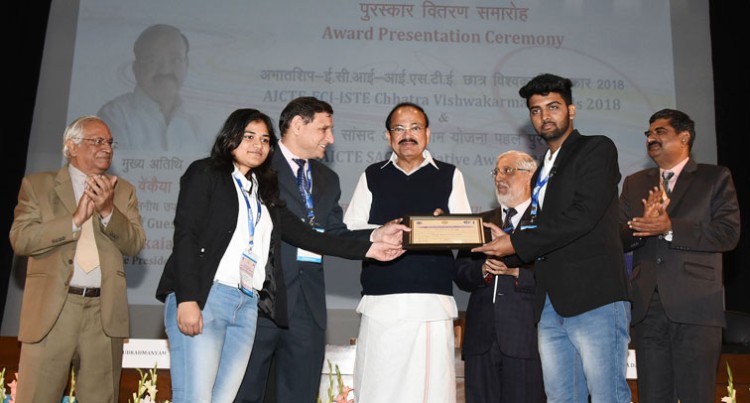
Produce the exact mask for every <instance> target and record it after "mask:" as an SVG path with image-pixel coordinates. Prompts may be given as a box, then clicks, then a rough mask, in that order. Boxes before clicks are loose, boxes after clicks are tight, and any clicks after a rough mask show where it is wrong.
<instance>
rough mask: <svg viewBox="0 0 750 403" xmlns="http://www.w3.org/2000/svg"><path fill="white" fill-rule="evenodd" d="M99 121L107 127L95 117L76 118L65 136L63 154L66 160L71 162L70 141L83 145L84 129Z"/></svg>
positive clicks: (68, 127) (66, 129)
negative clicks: (90, 123)
mask: <svg viewBox="0 0 750 403" xmlns="http://www.w3.org/2000/svg"><path fill="white" fill-rule="evenodd" d="M92 121H97V122H102V123H103V124H104V125H105V126H106V123H104V121H103V120H102V119H101V118H100V117H98V116H94V115H86V116H81V117H79V118H76V119H75V120H74V121H72V122H70V124H69V125H68V126H67V127H66V128H65V134H63V147H62V153H63V157H65V159H66V160H68V161H70V150H69V149H68V140H72V141H73V144H81V143H82V142H83V128H84V126H86V124H87V123H89V122H92Z"/></svg>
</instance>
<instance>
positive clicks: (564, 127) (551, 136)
mask: <svg viewBox="0 0 750 403" xmlns="http://www.w3.org/2000/svg"><path fill="white" fill-rule="evenodd" d="M569 128H570V114H568V118H567V119H565V120H564V121H563V122H562V124H561V125H560V126H557V123H555V128H554V129H552V130H550V131H547V132H544V131H541V130H537V133H538V134H539V137H541V138H543V139H544V141H546V142H549V141H550V140H556V139H559V138H561V137H563V136H564V135H565V133H566V132H567V131H568V129H569Z"/></svg>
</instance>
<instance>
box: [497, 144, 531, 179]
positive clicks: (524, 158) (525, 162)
mask: <svg viewBox="0 0 750 403" xmlns="http://www.w3.org/2000/svg"><path fill="white" fill-rule="evenodd" d="M510 155H515V156H517V157H519V158H520V159H521V161H520V162H519V163H518V166H517V167H516V168H521V169H528V170H529V172H531V173H532V174H533V173H534V172H535V171H536V167H537V163H536V160H535V159H534V157H532V156H531V155H529V154H527V153H525V152H523V151H518V150H508V151H506V152H504V153H502V154H500V155H498V156H497V159H495V165H497V162H498V161H500V158H503V157H507V156H510Z"/></svg>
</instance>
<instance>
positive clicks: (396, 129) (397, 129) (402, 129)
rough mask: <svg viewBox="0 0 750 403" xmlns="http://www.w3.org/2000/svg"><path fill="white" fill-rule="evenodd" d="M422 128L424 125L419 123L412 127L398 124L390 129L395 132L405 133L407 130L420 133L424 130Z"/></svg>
mask: <svg viewBox="0 0 750 403" xmlns="http://www.w3.org/2000/svg"><path fill="white" fill-rule="evenodd" d="M422 129H424V127H422V126H417V125H414V126H412V127H404V126H396V127H394V128H392V129H390V132H391V133H393V134H404V133H406V132H407V131H410V132H411V133H412V134H418V133H419V132H421V131H422Z"/></svg>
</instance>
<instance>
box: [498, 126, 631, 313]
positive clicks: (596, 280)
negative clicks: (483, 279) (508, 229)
mask: <svg viewBox="0 0 750 403" xmlns="http://www.w3.org/2000/svg"><path fill="white" fill-rule="evenodd" d="M558 152H559V154H558V155H557V159H556V160H555V165H554V166H553V168H552V171H551V173H550V175H551V176H550V178H549V182H548V183H547V190H546V195H545V198H544V204H543V208H542V209H541V211H540V212H539V214H538V216H537V219H536V224H537V226H538V227H537V228H536V229H529V230H526V231H519V232H515V233H513V234H512V235H511V236H510V237H511V243H512V244H513V246H514V248H515V250H516V253H517V254H518V256H519V257H520V258H521V259H523V260H524V261H527V262H530V261H533V260H535V259H536V262H535V264H534V272H535V273H536V280H537V290H536V291H537V292H536V309H535V312H536V318H537V320H538V319H539V317H540V316H541V312H542V308H543V307H544V299H545V295H547V294H549V298H550V300H551V302H552V305H553V306H554V307H555V310H556V311H557V312H558V313H559V314H560V315H561V316H565V317H569V316H574V315H579V314H581V313H584V312H587V311H590V310H592V309H595V308H598V307H600V306H603V305H606V304H610V303H612V302H615V301H622V300H628V298H629V291H628V282H627V273H626V268H625V259H624V254H623V249H622V243H621V241H620V234H619V230H618V224H617V220H618V193H619V190H618V183H619V181H620V169H619V166H618V162H617V148H616V147H615V144H614V143H613V142H612V140H610V139H609V138H607V137H605V136H583V135H581V134H580V133H579V132H578V131H577V130H574V131H573V132H572V133H571V134H570V136H568V138H567V139H566V140H565V142H564V143H563V145H562V147H561V149H560V150H559V151H558ZM541 169H542V164H540V166H539V168H538V169H537V171H536V172H535V173H534V176H533V178H532V186H533V185H534V184H535V183H536V179H537V177H538V176H539V173H540V172H541Z"/></svg>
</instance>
